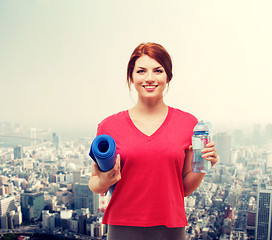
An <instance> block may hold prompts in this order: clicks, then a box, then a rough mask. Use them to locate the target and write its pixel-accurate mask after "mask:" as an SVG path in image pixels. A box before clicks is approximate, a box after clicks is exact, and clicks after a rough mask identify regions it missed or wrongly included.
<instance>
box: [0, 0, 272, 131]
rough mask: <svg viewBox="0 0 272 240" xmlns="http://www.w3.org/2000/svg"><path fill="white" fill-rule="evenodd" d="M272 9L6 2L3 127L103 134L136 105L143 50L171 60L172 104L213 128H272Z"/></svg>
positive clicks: (260, 5)
mask: <svg viewBox="0 0 272 240" xmlns="http://www.w3.org/2000/svg"><path fill="white" fill-rule="evenodd" d="M271 10H272V2H271V1H270V0H261V1H259V0H254V1H253V0H251V1H250V0H229V1H223V0H205V1H203V0H202V1H200V0H195V1H185V0H167V1H163V0H149V1H146V0H138V1H135V0H123V1H122V0H115V1H113V0H77V1H76V0H57V1H54V0H35V1H34V0H0V102H1V110H0V122H3V121H8V122H14V123H17V122H19V123H22V124H27V125H31V126H32V127H37V128H39V127H41V128H51V129H53V130H54V131H56V132H58V131H63V130H65V131H68V132H71V133H73V132H74V133H75V132H82V133H84V134H85V133H86V135H88V134H90V133H91V132H93V131H95V130H96V126H97V124H98V123H99V122H100V121H101V120H102V119H103V118H105V117H107V116H109V115H111V114H114V113H117V112H119V111H122V110H126V109H129V108H131V107H133V105H134V104H135V103H136V101H137V95H136V93H135V91H132V92H131V93H130V92H129V90H128V87H127V83H126V67H127V63H128V60H129V57H130V55H131V53H132V51H133V50H134V48H135V47H136V46H138V45H139V44H140V43H142V42H157V43H159V44H161V45H163V46H164V47H165V48H166V50H167V51H168V52H169V54H170V55H171V57H172V61H173V79H172V80H171V82H170V86H169V91H168V93H167V94H166V96H165V102H166V104H168V105H170V106H172V107H176V108H179V109H182V110H184V111H187V112H190V113H192V114H193V115H195V116H196V117H197V118H199V119H203V120H204V121H210V122H211V123H212V124H213V123H214V124H215V125H216V124H219V123H220V124H221V125H222V124H223V125H224V124H225V125H231V126H234V125H235V124H240V125H243V124H249V123H250V124H251V123H272V111H271V106H270V105H271V103H272V97H271V90H272V81H271V80H272V66H271V65H272V60H271V56H272V44H271V42H272V24H271V23H272V15H271Z"/></svg>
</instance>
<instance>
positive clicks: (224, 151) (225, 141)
mask: <svg viewBox="0 0 272 240" xmlns="http://www.w3.org/2000/svg"><path fill="white" fill-rule="evenodd" d="M214 141H215V143H216V151H217V154H218V156H219V158H220V162H221V163H223V164H231V136H230V135H229V134H227V133H226V132H220V133H217V134H216V135H215V136H214Z"/></svg>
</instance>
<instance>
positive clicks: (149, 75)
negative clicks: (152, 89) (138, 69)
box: [145, 72, 155, 83]
mask: <svg viewBox="0 0 272 240" xmlns="http://www.w3.org/2000/svg"><path fill="white" fill-rule="evenodd" d="M145 81H146V82H147V83H153V82H155V80H154V75H153V72H147V74H146V78H145Z"/></svg>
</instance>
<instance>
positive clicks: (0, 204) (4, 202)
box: [0, 196, 17, 216]
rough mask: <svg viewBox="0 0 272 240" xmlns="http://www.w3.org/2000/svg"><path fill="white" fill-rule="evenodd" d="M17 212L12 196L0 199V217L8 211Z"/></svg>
mask: <svg viewBox="0 0 272 240" xmlns="http://www.w3.org/2000/svg"><path fill="white" fill-rule="evenodd" d="M13 210H15V211H16V210H17V207H16V205H15V197H14V196H7V197H6V196H1V197H0V216H4V215H6V214H7V213H9V212H10V211H13Z"/></svg>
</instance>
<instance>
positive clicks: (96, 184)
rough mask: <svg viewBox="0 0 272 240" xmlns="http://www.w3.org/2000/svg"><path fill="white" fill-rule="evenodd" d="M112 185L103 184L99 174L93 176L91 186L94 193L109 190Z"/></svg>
mask: <svg viewBox="0 0 272 240" xmlns="http://www.w3.org/2000/svg"><path fill="white" fill-rule="evenodd" d="M109 187H110V186H106V185H103V184H102V183H101V181H100V179H99V177H98V176H91V178H90V181H89V188H90V189H91V191H92V192H93V193H97V194H103V193H106V192H107V191H108V189H109Z"/></svg>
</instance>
